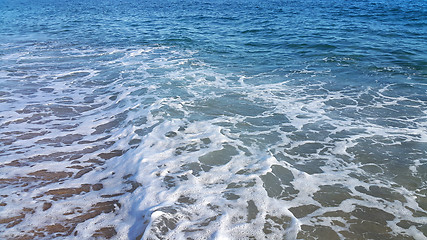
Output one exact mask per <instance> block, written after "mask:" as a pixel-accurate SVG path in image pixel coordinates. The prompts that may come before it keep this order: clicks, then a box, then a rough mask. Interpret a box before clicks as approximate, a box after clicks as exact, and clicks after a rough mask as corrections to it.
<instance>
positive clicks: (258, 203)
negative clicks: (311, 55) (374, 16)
mask: <svg viewBox="0 0 427 240" xmlns="http://www.w3.org/2000/svg"><path fill="white" fill-rule="evenodd" d="M195 55H196V53H193V52H181V51H177V50H175V49H173V48H166V47H146V48H141V49H89V50H88V49H86V50H79V49H63V48H59V47H57V46H56V47H49V46H37V47H26V48H25V51H21V53H19V54H17V53H15V52H13V53H11V54H9V55H3V56H2V62H3V63H5V64H4V65H3V66H4V67H1V69H0V75H1V76H2V80H1V82H0V85H1V87H2V90H1V92H0V101H1V106H0V111H1V116H2V117H1V118H0V125H1V128H0V136H1V146H0V163H1V168H0V171H1V174H2V177H1V184H2V188H1V195H2V197H3V199H2V201H1V204H2V205H1V207H0V208H1V221H0V223H1V225H0V226H1V229H2V235H1V236H3V237H5V238H17V237H22V236H28V237H41V238H51V237H55V236H56V237H61V238H70V239H74V238H91V237H97V236H98V237H113V238H117V239H128V238H129V239H135V238H139V237H142V238H143V239H187V238H191V239H207V238H211V239H235V238H243V239H249V238H255V239H262V238H271V239H276V238H286V239H296V238H298V239H309V238H316V237H317V238H322V239H323V238H328V239H337V238H342V239H344V238H381V237H382V238H390V237H398V238H399V237H401V238H415V239H424V238H425V236H424V235H423V234H424V232H425V227H424V226H425V225H426V224H427V222H426V210H425V208H426V207H425V199H426V195H425V190H426V182H425V167H426V162H427V159H426V158H425V156H426V153H427V147H426V146H427V145H426V144H427V143H426V141H425V139H426V138H427V136H426V132H427V121H426V117H425V116H426V115H425V113H426V112H427V103H426V102H425V101H424V100H422V98H418V97H417V96H418V95H417V94H420V93H421V94H422V93H424V94H425V87H423V86H418V85H412V86H409V85H401V86H398V85H386V86H383V87H377V88H373V87H351V86H347V87H344V88H337V87H335V86H334V85H333V82H332V84H331V83H330V82H325V81H324V82H322V81H316V74H319V73H317V72H310V71H309V72H307V71H305V69H303V70H300V69H295V71H291V72H288V73H287V74H285V75H281V74H280V73H279V72H273V73H265V74H263V75H257V76H246V75H244V74H239V75H238V74H235V73H227V74H224V73H219V72H220V71H218V69H215V68H213V67H210V66H209V65H208V64H206V63H203V62H201V61H199V60H198V59H197V58H196V57H195ZM322 74H331V73H330V72H328V71H327V72H325V73H322ZM331 77H333V76H331ZM269 79H275V81H269ZM277 79H281V81H277ZM405 87H406V88H412V92H413V93H414V94H409V93H408V94H406V95H402V94H400V93H401V92H400V91H401V90H400V89H401V88H405Z"/></svg>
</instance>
